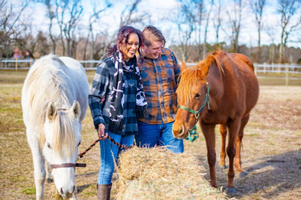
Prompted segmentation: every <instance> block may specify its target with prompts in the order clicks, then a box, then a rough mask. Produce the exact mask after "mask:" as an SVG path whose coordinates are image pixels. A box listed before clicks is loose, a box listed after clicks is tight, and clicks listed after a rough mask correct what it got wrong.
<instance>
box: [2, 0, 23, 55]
mask: <svg viewBox="0 0 301 200" xmlns="http://www.w3.org/2000/svg"><path fill="white" fill-rule="evenodd" d="M27 6H28V1H22V3H21V4H19V5H15V4H13V3H12V2H10V1H7V0H0V13H1V15H0V57H2V56H3V54H4V56H5V57H7V56H9V54H10V51H12V49H11V43H12V42H13V41H15V40H16V39H17V36H19V35H20V33H22V31H23V30H24V28H25V26H23V25H22V24H19V23H18V21H19V19H20V17H21V15H22V13H23V12H24V10H25V9H26V7H27Z"/></svg>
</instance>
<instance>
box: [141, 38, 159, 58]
mask: <svg viewBox="0 0 301 200" xmlns="http://www.w3.org/2000/svg"><path fill="white" fill-rule="evenodd" d="M151 42H152V45H150V46H146V45H144V47H142V49H143V52H144V53H145V56H146V57H147V58H149V59H157V58H158V57H159V56H160V54H161V51H162V42H158V41H151Z"/></svg>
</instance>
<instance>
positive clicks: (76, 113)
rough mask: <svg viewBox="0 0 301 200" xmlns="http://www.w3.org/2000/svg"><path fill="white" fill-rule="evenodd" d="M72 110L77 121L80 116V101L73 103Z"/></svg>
mask: <svg viewBox="0 0 301 200" xmlns="http://www.w3.org/2000/svg"><path fill="white" fill-rule="evenodd" d="M70 110H71V112H72V113H73V115H74V118H75V119H77V118H78V116H79V115H80V105H79V103H78V101H76V100H75V101H74V102H73V105H72V107H71V109H70Z"/></svg>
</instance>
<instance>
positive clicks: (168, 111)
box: [138, 48, 181, 124]
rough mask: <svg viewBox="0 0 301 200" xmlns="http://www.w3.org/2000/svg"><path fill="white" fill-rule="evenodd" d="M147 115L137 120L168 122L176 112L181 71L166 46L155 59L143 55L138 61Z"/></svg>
mask: <svg viewBox="0 0 301 200" xmlns="http://www.w3.org/2000/svg"><path fill="white" fill-rule="evenodd" d="M138 65H139V69H140V74H141V79H142V83H143V89H144V92H145V96H146V101H147V103H148V106H147V108H148V112H149V116H148V117H147V118H143V119H142V118H141V119H139V121H142V122H145V123H148V124H162V123H164V124H165V123H169V122H173V121H174V120H175V114H176V112H177V97H176V89H177V79H178V77H179V75H180V73H181V69H180V65H179V63H178V61H177V58H176V57H175V55H174V53H173V52H172V51H170V50H169V49H167V48H164V49H162V53H161V55H160V56H159V58H157V59H154V60H153V59H148V58H146V57H144V59H143V62H142V63H141V61H139V62H138Z"/></svg>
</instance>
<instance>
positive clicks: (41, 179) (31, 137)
mask: <svg viewBox="0 0 301 200" xmlns="http://www.w3.org/2000/svg"><path fill="white" fill-rule="evenodd" d="M26 132H27V140H28V143H29V146H30V148H31V152H32V158H33V167H34V179H35V185H36V198H37V199H38V200H40V199H44V183H45V166H44V156H43V154H42V151H41V149H40V142H39V140H38V138H37V137H36V135H35V132H34V131H32V130H29V129H27V130H26Z"/></svg>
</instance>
